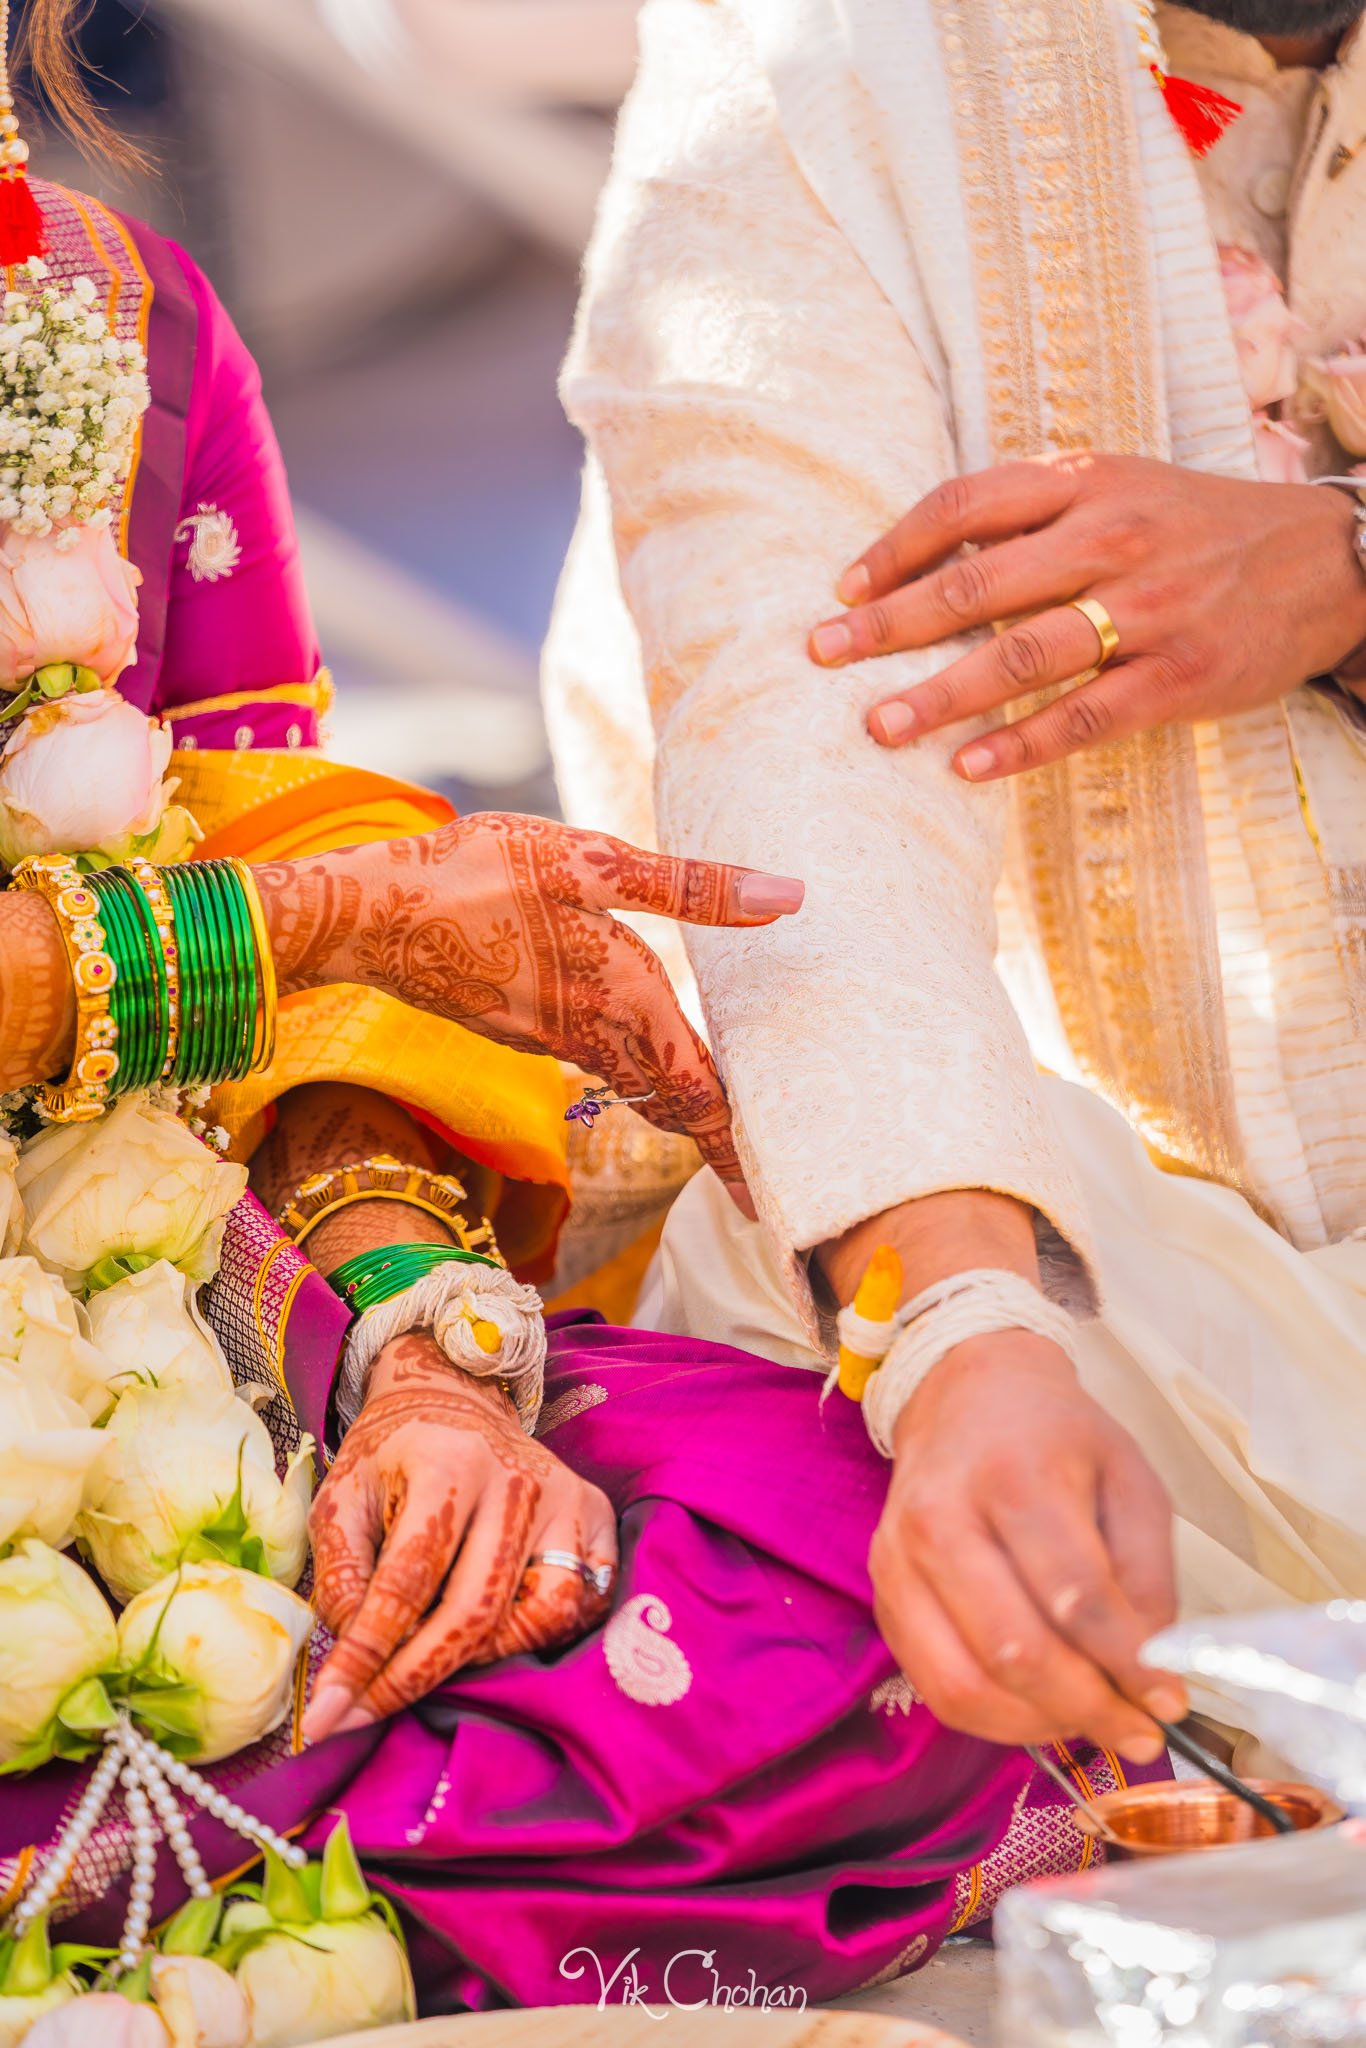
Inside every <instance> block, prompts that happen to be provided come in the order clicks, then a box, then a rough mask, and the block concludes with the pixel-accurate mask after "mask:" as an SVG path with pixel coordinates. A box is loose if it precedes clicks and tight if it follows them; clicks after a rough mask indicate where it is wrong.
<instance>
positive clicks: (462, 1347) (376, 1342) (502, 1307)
mask: <svg viewBox="0 0 1366 2048" xmlns="http://www.w3.org/2000/svg"><path fill="white" fill-rule="evenodd" d="M543 1309H544V1304H543V1303H542V1301H541V1297H540V1295H539V1294H538V1293H537V1292H536V1290H535V1288H534V1287H527V1286H524V1285H523V1283H522V1282H521V1281H520V1280H515V1279H514V1278H513V1276H512V1274H511V1273H509V1272H508V1271H507V1270H506V1269H505V1268H504V1267H502V1266H485V1265H478V1266H467V1265H465V1264H463V1263H461V1264H453V1265H449V1266H438V1267H437V1268H436V1269H435V1271H434V1272H431V1273H428V1274H427V1275H426V1276H425V1277H424V1278H423V1279H421V1280H419V1281H417V1282H416V1283H415V1284H414V1285H413V1286H412V1287H409V1288H407V1289H406V1290H405V1292H404V1293H402V1294H396V1295H394V1297H393V1299H392V1300H390V1301H381V1302H377V1303H376V1305H375V1306H374V1308H369V1309H366V1310H365V1312H364V1314H363V1315H361V1316H358V1317H357V1319H356V1321H355V1322H354V1323H353V1324H352V1325H351V1329H350V1333H349V1334H348V1336H347V1339H346V1345H345V1348H344V1349H343V1352H342V1362H341V1372H340V1374H339V1376H338V1380H337V1421H338V1423H339V1424H340V1425H341V1427H342V1429H343V1430H347V1429H349V1428H350V1427H351V1425H352V1423H353V1422H354V1421H355V1419H356V1417H357V1416H358V1415H359V1414H360V1410H361V1403H362V1402H363V1401H364V1399H365V1393H366V1389H367V1387H368V1386H369V1384H370V1374H371V1372H372V1370H373V1369H374V1363H375V1360H376V1359H377V1358H378V1357H379V1354H380V1352H381V1351H383V1349H384V1347H385V1345H386V1344H391V1343H392V1342H393V1340H394V1338H395V1337H403V1336H406V1335H408V1333H409V1332H410V1331H415V1330H430V1331H431V1333H432V1335H433V1337H434V1338H435V1339H436V1341H437V1343H438V1344H439V1345H440V1346H441V1349H442V1350H443V1351H444V1352H445V1354H446V1356H447V1358H448V1359H449V1360H450V1362H451V1364H452V1365H453V1366H456V1367H457V1368H458V1369H459V1370H460V1371H461V1372H466V1373H469V1374H470V1376H471V1378H473V1379H484V1380H493V1379H499V1380H506V1381H507V1383H508V1388H509V1390H510V1392H511V1394H512V1398H513V1400H514V1401H515V1402H516V1404H517V1414H518V1418H519V1420H520V1421H521V1424H522V1427H523V1429H525V1431H526V1432H527V1435H528V1436H530V1435H531V1434H532V1433H533V1432H534V1430H535V1428H536V1421H537V1418H538V1416H539V1415H540V1412H541V1394H542V1391H543V1388H544V1385H545V1349H546V1347H545V1317H544V1313H543ZM472 1316H473V1317H476V1318H477V1319H478V1320H479V1321H480V1322H485V1323H492V1324H493V1326H494V1328H495V1329H496V1330H497V1331H498V1333H499V1335H500V1337H501V1338H502V1343H501V1344H500V1345H499V1347H498V1349H497V1350H496V1351H484V1350H482V1349H481V1348H480V1346H479V1344H478V1343H477V1342H476V1340H475V1335H474V1328H473V1324H472V1322H471V1317H472Z"/></svg>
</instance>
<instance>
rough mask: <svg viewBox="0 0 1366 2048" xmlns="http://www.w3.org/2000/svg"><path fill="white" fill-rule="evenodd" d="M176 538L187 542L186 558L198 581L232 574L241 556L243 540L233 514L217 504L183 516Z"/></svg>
mask: <svg viewBox="0 0 1366 2048" xmlns="http://www.w3.org/2000/svg"><path fill="white" fill-rule="evenodd" d="M175 537H176V539H177V541H180V542H184V541H188V542H189V544H190V552H189V555H188V556H187V558H186V567H187V568H188V569H189V572H190V574H191V576H193V578H194V580H195V582H196V583H218V582H220V581H221V580H222V579H223V578H224V577H225V576H231V574H232V572H233V570H234V569H235V568H236V567H237V565H238V563H239V562H240V561H241V559H242V543H241V541H240V539H239V538H238V533H237V527H236V525H235V524H234V523H233V520H232V518H231V516H230V515H229V514H228V513H226V512H223V511H221V510H220V509H219V507H218V506H217V505H203V504H201V505H200V506H198V507H197V509H196V510H195V511H193V512H191V513H190V515H189V517H188V518H186V519H182V520H181V522H180V524H179V526H178V527H177V528H176V530H175Z"/></svg>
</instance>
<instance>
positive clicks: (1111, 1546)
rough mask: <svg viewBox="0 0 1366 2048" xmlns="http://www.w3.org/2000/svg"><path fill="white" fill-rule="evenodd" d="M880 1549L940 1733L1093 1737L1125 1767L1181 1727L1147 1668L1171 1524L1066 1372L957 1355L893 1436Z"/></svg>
mask: <svg viewBox="0 0 1366 2048" xmlns="http://www.w3.org/2000/svg"><path fill="white" fill-rule="evenodd" d="M895 1443H896V1461H895V1465H894V1467H893V1473H892V1483H891V1487H890V1490H889V1492H888V1497H887V1506H886V1509H885V1511H884V1514H883V1517H882V1521H881V1523H880V1525H879V1527H878V1530H877V1533H876V1535H875V1536H874V1538H873V1546H872V1554H871V1560H870V1562H871V1566H872V1574H873V1586H874V1591H875V1595H876V1606H877V1616H878V1622H879V1625H880V1627H881V1629H882V1632H883V1634H884V1636H885V1637H886V1640H887V1643H888V1645H889V1647H890V1648H891V1650H892V1652H893V1654H894V1655H895V1656H896V1658H897V1660H898V1662H899V1663H900V1665H901V1667H902V1669H903V1670H904V1671H905V1673H906V1676H907V1677H908V1678H909V1679H910V1681H911V1684H912V1685H913V1686H914V1687H915V1689H916V1691H917V1692H918V1693H919V1694H920V1696H921V1698H922V1699H923V1700H924V1701H925V1703H926V1704H927V1705H928V1706H929V1707H930V1709H931V1711H932V1712H933V1713H934V1714H936V1715H937V1716H938V1718H939V1719H940V1720H941V1721H943V1722H944V1723H945V1724H946V1725H947V1726H949V1727H951V1728H957V1729H959V1730H961V1731H962V1732H964V1733H965V1734H970V1735H977V1736H981V1737H984V1738H985V1739H987V1740H989V1741H992V1742H1000V1743H1008V1744H1016V1743H1043V1742H1051V1741H1057V1740H1060V1739H1061V1740H1066V1739H1069V1738H1073V1737H1076V1736H1086V1737H1088V1738H1089V1739H1090V1740H1092V1741H1093V1742H1096V1743H1098V1744H1099V1745H1101V1746H1102V1747H1104V1748H1109V1749H1116V1750H1118V1751H1119V1752H1120V1754H1121V1755H1122V1756H1124V1757H1126V1758H1127V1759H1128V1760H1129V1761H1130V1762H1131V1763H1137V1764H1143V1763H1149V1762H1151V1761H1152V1760H1153V1759H1154V1758H1156V1757H1157V1756H1158V1755H1160V1754H1161V1751H1162V1748H1163V1740H1162V1737H1161V1735H1160V1734H1159V1733H1158V1731H1157V1730H1156V1729H1155V1728H1154V1727H1153V1724H1152V1722H1151V1720H1149V1719H1148V1717H1147V1715H1146V1714H1145V1713H1144V1712H1143V1711H1142V1706H1141V1705H1138V1704H1135V1703H1136V1702H1142V1703H1143V1704H1146V1705H1147V1706H1148V1707H1149V1708H1150V1709H1151V1711H1152V1712H1153V1713H1154V1714H1157V1715H1159V1716H1160V1717H1161V1718H1162V1719H1163V1720H1168V1721H1170V1720H1180V1719H1181V1718H1182V1717H1183V1716H1184V1714H1185V1712H1186V1701H1185V1697H1184V1694H1183V1692H1182V1689H1181V1686H1180V1684H1179V1682H1178V1681H1177V1680H1176V1679H1174V1678H1171V1677H1169V1676H1167V1675H1166V1674H1164V1673H1161V1672H1157V1671H1154V1670H1152V1669H1151V1668H1149V1667H1148V1666H1147V1665H1144V1664H1142V1663H1140V1661H1139V1654H1138V1653H1139V1649H1140V1646H1141V1645H1142V1644H1143V1642H1144V1641H1145V1640H1146V1639H1147V1638H1148V1637H1149V1636H1150V1635H1152V1634H1153V1633H1154V1631H1155V1630H1157V1629H1158V1628H1161V1627H1163V1626H1164V1625H1165V1624H1166V1623H1168V1622H1169V1621H1171V1620H1173V1619H1174V1616H1175V1593H1174V1586H1173V1578H1172V1548H1171V1514H1170V1510H1169V1508H1168V1505H1167V1500H1166V1496H1165V1494H1164V1492H1163V1489H1162V1487H1161V1485H1160V1484H1159V1482H1158V1480H1157V1478H1156V1477H1155V1475H1154V1474H1153V1472H1152V1471H1151V1470H1150V1468H1149V1466H1148V1465H1147V1463H1146V1461H1145V1460H1144V1458H1143V1456H1142V1454H1141V1453H1140V1452H1139V1450H1138V1448H1137V1446H1136V1445H1135V1444H1134V1443H1133V1442H1132V1440H1131V1439H1130V1438H1129V1437H1128V1436H1127V1435H1126V1434H1125V1432H1124V1431H1123V1430H1122V1429H1121V1428H1120V1427H1119V1426H1118V1424H1117V1423H1115V1422H1112V1421H1111V1420H1110V1418H1109V1417H1108V1416H1107V1415H1106V1414H1105V1413H1104V1412H1103V1410H1102V1409H1100V1408H1099V1407H1097V1405H1096V1404H1095V1402H1094V1401H1092V1400H1091V1399H1090V1398H1089V1397H1088V1396H1087V1395H1086V1394H1085V1393H1083V1391H1082V1389H1081V1388H1080V1386H1079V1385H1078V1383H1077V1378H1076V1374H1075V1373H1074V1371H1073V1369H1072V1366H1071V1364H1070V1363H1069V1361H1068V1360H1067V1358H1066V1357H1065V1356H1064V1355H1063V1353H1062V1352H1060V1351H1059V1350H1058V1349H1057V1348H1056V1347H1055V1346H1054V1345H1051V1344H1049V1343H1047V1342H1045V1341H1044V1340H1043V1339H1042V1338H1038V1337H1034V1336H1029V1335H1026V1334H1024V1333H1023V1332H1019V1331H1008V1332H1004V1333H1002V1334H1001V1335H999V1336H995V1337H983V1338H977V1339H974V1340H973V1341H972V1342H971V1343H967V1344H962V1345H959V1346H958V1347H957V1349H956V1350H954V1351H951V1352H950V1353H949V1354H948V1356H947V1357H946V1358H945V1359H944V1361H943V1362H942V1364H941V1365H939V1366H937V1367H936V1368H935V1370H934V1371H933V1372H932V1373H931V1374H930V1375H929V1377H928V1378H927V1379H926V1380H925V1381H924V1382H923V1383H922V1385H921V1386H920V1387H919V1388H918V1389H917V1391H916V1393H915V1394H914V1395H913V1396H912V1398H911V1400H910V1401H909V1402H908V1403H907V1405H906V1408H905V1410H904V1412H903V1414H902V1416H901V1419H900V1422H899V1423H898V1425H897V1429H896V1433H895Z"/></svg>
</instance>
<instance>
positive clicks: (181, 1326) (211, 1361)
mask: <svg viewBox="0 0 1366 2048" xmlns="http://www.w3.org/2000/svg"><path fill="white" fill-rule="evenodd" d="M86 1319H87V1321H88V1323H89V1326H90V1339H91V1342H92V1343H93V1344H94V1345H95V1347H96V1349H97V1350H98V1351H99V1353H100V1355H101V1356H102V1358H103V1359H104V1361H105V1363H106V1365H107V1367H108V1368H109V1370H110V1372H111V1374H114V1375H117V1376H118V1384H120V1385H125V1386H126V1385H127V1384H128V1382H127V1379H126V1378H125V1377H124V1375H130V1374H131V1375H133V1376H134V1377H136V1378H138V1379H141V1380H144V1381H146V1382H147V1383H148V1384H149V1385H152V1386H156V1387H160V1388H162V1389H163V1390H165V1389H168V1388H172V1387H181V1388H186V1387H194V1388H198V1389H199V1390H201V1391H202V1392H206V1393H222V1392H226V1393H231V1392H232V1373H231V1371H230V1369H229V1366H228V1362H227V1360H226V1358H224V1356H223V1353H222V1351H221V1350H220V1348H219V1344H218V1339H217V1338H216V1337H215V1336H214V1334H213V1331H212V1330H211V1329H210V1328H209V1326H208V1324H207V1323H206V1322H205V1320H204V1318H203V1316H202V1315H201V1314H200V1312H199V1305H198V1303H197V1302H196V1300H195V1290H194V1283H193V1282H192V1281H190V1280H187V1279H186V1278H185V1275H184V1274H183V1273H181V1272H178V1271H177V1269H176V1268H175V1267H174V1266H173V1265H171V1264H170V1263H169V1261H168V1260H166V1259H158V1260H157V1262H156V1264H155V1265H154V1266H147V1267H145V1268H144V1270H143V1271H142V1272H141V1273H130V1274H129V1275H128V1278H127V1279H126V1280H118V1281H116V1282H115V1283H114V1285H113V1286H112V1287H106V1288H104V1289H103V1290H102V1292H101V1293H99V1294H96V1295H92V1296H91V1299H90V1301H89V1303H88V1305H87V1308H86Z"/></svg>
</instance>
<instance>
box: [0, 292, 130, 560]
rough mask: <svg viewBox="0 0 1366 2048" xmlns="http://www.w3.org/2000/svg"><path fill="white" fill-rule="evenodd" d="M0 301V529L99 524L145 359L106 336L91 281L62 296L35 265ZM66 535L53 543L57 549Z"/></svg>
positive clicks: (112, 490) (122, 463) (116, 485)
mask: <svg viewBox="0 0 1366 2048" xmlns="http://www.w3.org/2000/svg"><path fill="white" fill-rule="evenodd" d="M17 276H18V278H19V280H20V283H19V287H18V288H17V289H15V290H12V291H7V292H6V293H5V294H4V298H3V301H0V522H3V523H5V524H7V525H9V526H11V527H12V528H13V529H14V531H15V532H16V533H23V534H34V535H43V534H48V533H51V531H52V529H53V527H54V526H63V527H65V528H67V529H68V530H69V531H71V532H72V533H73V543H72V544H74V529H75V528H76V527H78V526H82V525H107V524H108V523H109V521H110V519H111V517H112V513H111V510H110V508H111V505H112V503H113V501H114V500H115V499H116V498H117V496H118V494H119V492H120V491H121V490H122V488H123V485H124V483H125V482H126V481H127V478H128V475H129V472H130V470H131V468H132V462H133V451H134V448H135V446H136V441H137V430H138V421H139V420H140V419H141V417H142V415H143V413H144V412H145V411H146V410H147V406H148V404H149V402H150V396H151V394H150V391H149V389H148V384H147V358H146V356H145V354H144V353H143V350H142V348H141V347H140V346H139V344H138V343H137V342H135V341H122V340H120V339H119V337H118V336H117V335H115V334H111V333H110V331H109V322H108V320H107V319H106V317H105V315H104V313H103V312H102V311H101V310H100V309H99V306H98V303H97V302H98V297H99V294H98V293H97V291H96V288H95V285H94V283H93V282H92V281H91V279H90V278H88V277H78V278H75V279H73V280H72V282H71V285H70V287H69V289H65V290H61V289H58V288H57V287H56V286H54V285H49V284H46V283H45V282H44V279H45V278H46V276H47V266H46V265H45V264H43V263H41V262H39V261H37V260H36V259H35V260H34V261H33V262H31V263H29V264H26V265H25V266H24V267H23V268H22V270H20V271H19V272H18V273H17ZM64 539H65V534H63V536H62V538H61V539H59V541H58V543H57V544H58V546H59V547H60V546H61V545H62V541H63V540H64Z"/></svg>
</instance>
